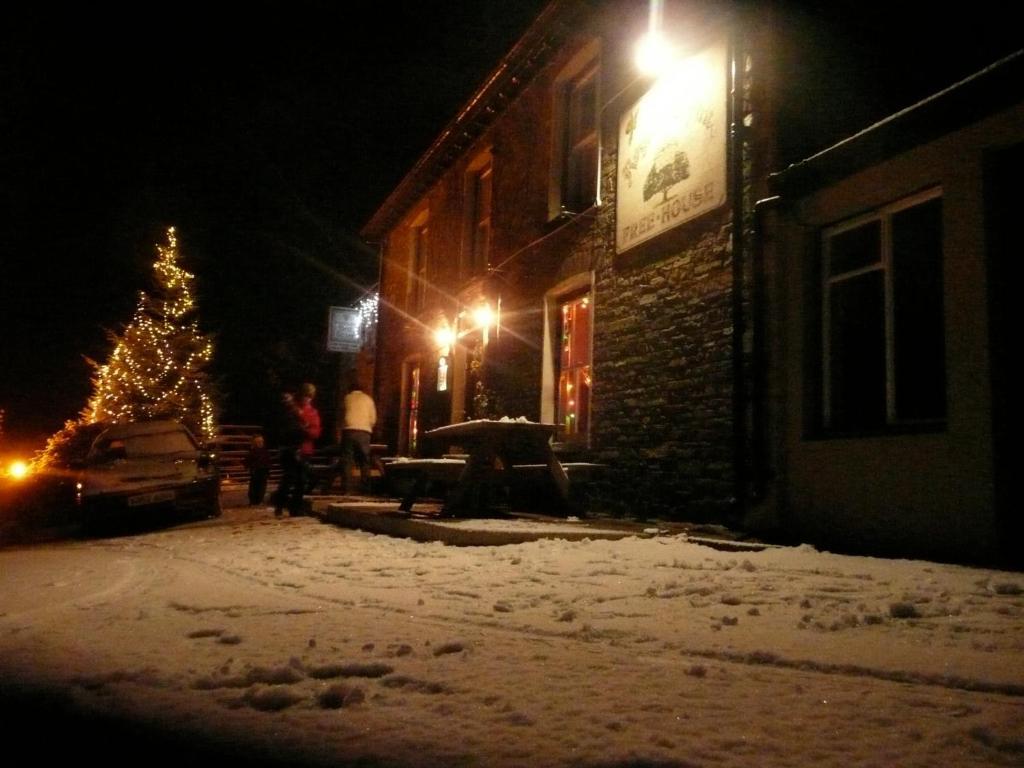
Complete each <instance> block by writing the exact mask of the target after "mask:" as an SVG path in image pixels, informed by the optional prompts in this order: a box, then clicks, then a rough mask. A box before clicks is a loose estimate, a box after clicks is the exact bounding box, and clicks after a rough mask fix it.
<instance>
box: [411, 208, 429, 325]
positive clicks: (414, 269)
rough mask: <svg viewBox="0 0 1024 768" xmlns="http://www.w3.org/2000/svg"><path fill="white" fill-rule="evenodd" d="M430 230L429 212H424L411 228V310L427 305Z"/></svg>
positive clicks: (417, 309)
mask: <svg viewBox="0 0 1024 768" xmlns="http://www.w3.org/2000/svg"><path fill="white" fill-rule="evenodd" d="M429 234H430V230H429V228H428V226H427V214H426V212H424V213H423V214H421V215H420V216H419V217H417V219H416V221H414V222H413V224H412V226H411V227H410V228H409V250H410V253H409V285H408V288H407V296H406V306H407V307H408V309H409V311H410V312H413V313H416V312H422V311H423V308H424V307H425V306H426V298H427V280H428V276H429V275H428V266H429V252H428V249H427V243H428V236H429Z"/></svg>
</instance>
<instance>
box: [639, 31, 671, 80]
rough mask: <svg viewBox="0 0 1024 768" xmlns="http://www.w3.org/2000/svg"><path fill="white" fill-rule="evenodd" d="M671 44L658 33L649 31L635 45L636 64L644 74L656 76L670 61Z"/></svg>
mask: <svg viewBox="0 0 1024 768" xmlns="http://www.w3.org/2000/svg"><path fill="white" fill-rule="evenodd" d="M673 58H674V52H673V50H672V46H670V45H669V44H668V41H667V40H666V39H665V38H664V36H662V35H661V34H660V33H658V32H656V31H653V30H652V31H650V32H648V33H647V34H646V35H644V36H643V37H642V38H640V42H639V43H637V46H636V66H637V69H639V70H640V72H642V73H643V74H645V75H651V76H657V75H660V74H661V73H662V72H664V71H665V70H666V69H667V68H668V66H669V65H670V64H671V63H672V60H673Z"/></svg>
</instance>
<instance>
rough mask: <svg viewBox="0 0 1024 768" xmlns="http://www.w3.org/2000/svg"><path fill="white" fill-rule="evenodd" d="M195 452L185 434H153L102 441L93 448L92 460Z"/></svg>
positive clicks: (178, 432)
mask: <svg viewBox="0 0 1024 768" xmlns="http://www.w3.org/2000/svg"><path fill="white" fill-rule="evenodd" d="M196 450H197V449H196V445H195V443H194V442H193V441H192V439H191V438H190V437H189V436H188V434H187V433H185V432H181V431H170V432H153V433H149V434H141V435H130V436H128V437H124V438H111V439H108V440H103V441H101V442H100V443H99V444H98V445H97V446H96V448H95V451H94V459H95V460H98V461H115V460H117V459H136V458H142V457H151V456H166V455H168V454H180V453H195V452H196Z"/></svg>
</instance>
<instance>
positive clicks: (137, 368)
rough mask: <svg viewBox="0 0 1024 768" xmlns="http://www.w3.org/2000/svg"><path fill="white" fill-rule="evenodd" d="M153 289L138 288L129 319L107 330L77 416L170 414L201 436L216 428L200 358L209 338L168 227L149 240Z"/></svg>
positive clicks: (206, 357) (207, 354)
mask: <svg viewBox="0 0 1024 768" xmlns="http://www.w3.org/2000/svg"><path fill="white" fill-rule="evenodd" d="M157 251H158V253H159V258H158V259H157V260H156V263H155V264H154V265H153V269H154V271H155V273H156V274H155V276H156V280H155V290H154V291H153V295H152V296H150V295H148V294H146V293H145V292H140V294H139V303H138V306H137V308H136V310H135V315H134V317H133V318H132V321H131V323H129V324H128V326H127V327H126V328H125V329H124V332H123V333H121V334H120V335H117V334H114V333H112V334H111V341H112V342H113V345H114V351H113V352H112V353H111V355H110V358H109V360H108V361H107V362H106V363H105V364H103V365H98V366H97V373H96V376H95V378H94V380H93V385H94V390H93V395H92V398H90V400H89V404H88V406H86V408H85V410H84V411H83V413H82V419H83V420H84V421H85V422H87V423H92V422H101V421H102V422H125V421H146V420H150V419H177V420H178V421H181V422H182V423H184V424H185V425H186V426H187V427H188V428H189V429H191V430H192V432H193V433H194V434H195V435H196V436H197V437H201V438H203V439H211V438H213V436H214V432H215V429H216V424H215V415H214V407H213V400H212V397H211V393H210V390H211V387H210V385H209V376H208V374H207V370H206V369H207V366H208V364H209V362H210V359H211V357H212V355H213V342H212V340H211V339H210V337H209V336H204V335H203V334H201V333H200V332H199V321H198V317H197V311H196V302H195V298H194V294H193V286H192V284H193V281H194V280H195V276H194V275H192V274H191V273H189V272H186V271H185V270H184V269H182V268H181V266H180V265H179V264H178V258H179V257H178V241H177V237H176V236H175V232H174V227H171V228H170V229H168V230H167V245H166V246H157Z"/></svg>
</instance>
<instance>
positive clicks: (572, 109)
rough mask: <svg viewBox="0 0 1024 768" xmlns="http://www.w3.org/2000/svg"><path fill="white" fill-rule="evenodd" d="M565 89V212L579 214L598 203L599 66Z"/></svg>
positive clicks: (563, 152) (587, 71)
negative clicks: (595, 202) (596, 201)
mask: <svg viewBox="0 0 1024 768" xmlns="http://www.w3.org/2000/svg"><path fill="white" fill-rule="evenodd" d="M564 87H565V93H564V102H563V107H562V108H563V110H564V113H563V124H564V134H563V149H562V157H563V163H562V190H561V191H562V209H563V210H569V211H573V212H579V211H583V210H586V209H587V208H589V207H590V206H592V205H593V204H594V201H595V200H596V199H597V66H596V65H592V66H590V67H589V68H587V69H585V70H584V71H583V72H581V73H580V74H578V75H577V76H576V77H574V78H572V79H571V80H569V81H568V82H567V83H566V84H565V86H564Z"/></svg>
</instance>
